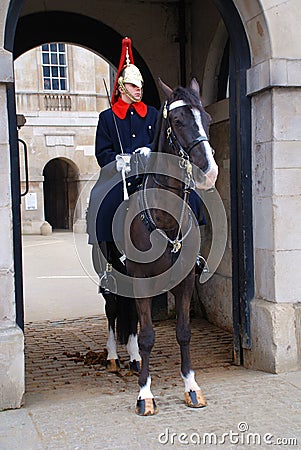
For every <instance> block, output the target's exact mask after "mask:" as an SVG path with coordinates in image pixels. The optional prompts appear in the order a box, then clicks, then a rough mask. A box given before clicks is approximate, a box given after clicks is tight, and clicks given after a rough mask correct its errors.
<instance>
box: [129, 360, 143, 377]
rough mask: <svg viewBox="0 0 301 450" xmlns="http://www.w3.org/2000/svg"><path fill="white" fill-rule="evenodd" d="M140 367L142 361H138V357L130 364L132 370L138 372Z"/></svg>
mask: <svg viewBox="0 0 301 450" xmlns="http://www.w3.org/2000/svg"><path fill="white" fill-rule="evenodd" d="M140 369H141V365H140V361H136V359H134V361H130V364H129V370H130V372H133V373H137V374H138V373H139V372H140Z"/></svg>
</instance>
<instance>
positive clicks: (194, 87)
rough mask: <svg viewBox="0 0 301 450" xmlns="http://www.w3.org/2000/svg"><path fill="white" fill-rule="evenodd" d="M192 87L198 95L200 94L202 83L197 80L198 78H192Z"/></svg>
mask: <svg viewBox="0 0 301 450" xmlns="http://www.w3.org/2000/svg"><path fill="white" fill-rule="evenodd" d="M190 88H191V89H192V90H193V91H194V92H195V93H196V94H197V95H198V96H200V85H199V83H198V82H197V80H196V78H192V80H191V82H190Z"/></svg>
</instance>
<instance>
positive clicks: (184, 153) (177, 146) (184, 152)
mask: <svg viewBox="0 0 301 450" xmlns="http://www.w3.org/2000/svg"><path fill="white" fill-rule="evenodd" d="M183 106H188V107H191V106H190V105H188V104H187V103H185V102H184V101H183V100H176V101H174V102H172V103H170V104H168V103H167V100H166V101H165V103H164V106H163V112H162V115H163V118H164V119H165V120H166V123H167V129H166V134H167V141H168V143H169V145H170V146H171V147H172V148H173V149H174V150H175V151H176V153H177V154H178V156H180V157H181V158H185V159H189V154H190V152H191V150H192V149H193V148H194V147H195V146H196V145H198V144H199V143H200V142H208V137H207V136H206V134H205V136H202V135H201V134H200V135H199V136H198V137H197V138H196V139H194V140H193V141H192V142H191V143H190V144H188V145H187V146H186V147H185V148H184V147H183V146H182V144H181V143H180V141H179V139H178V138H177V136H176V134H175V132H174V130H173V129H172V125H171V122H170V119H169V112H170V111H172V110H174V109H176V108H181V107H183Z"/></svg>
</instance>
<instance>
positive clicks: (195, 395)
mask: <svg viewBox="0 0 301 450" xmlns="http://www.w3.org/2000/svg"><path fill="white" fill-rule="evenodd" d="M184 396H185V405H187V406H189V408H204V406H207V402H206V400H205V397H204V396H203V394H202V391H201V390H197V391H189V392H185V393H184Z"/></svg>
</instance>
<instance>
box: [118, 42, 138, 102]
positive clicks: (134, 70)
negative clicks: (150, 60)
mask: <svg viewBox="0 0 301 450" xmlns="http://www.w3.org/2000/svg"><path fill="white" fill-rule="evenodd" d="M124 83H132V84H134V85H135V86H138V87H140V88H142V86H143V78H142V75H141V73H140V70H139V69H138V67H137V66H135V65H134V57H133V51H132V41H131V39H130V38H128V37H125V38H123V39H122V48H121V55H120V61H119V66H118V70H117V76H116V81H115V84H114V90H113V95H112V104H114V103H115V102H116V101H117V99H118V96H119V92H118V86H123V85H124Z"/></svg>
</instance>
